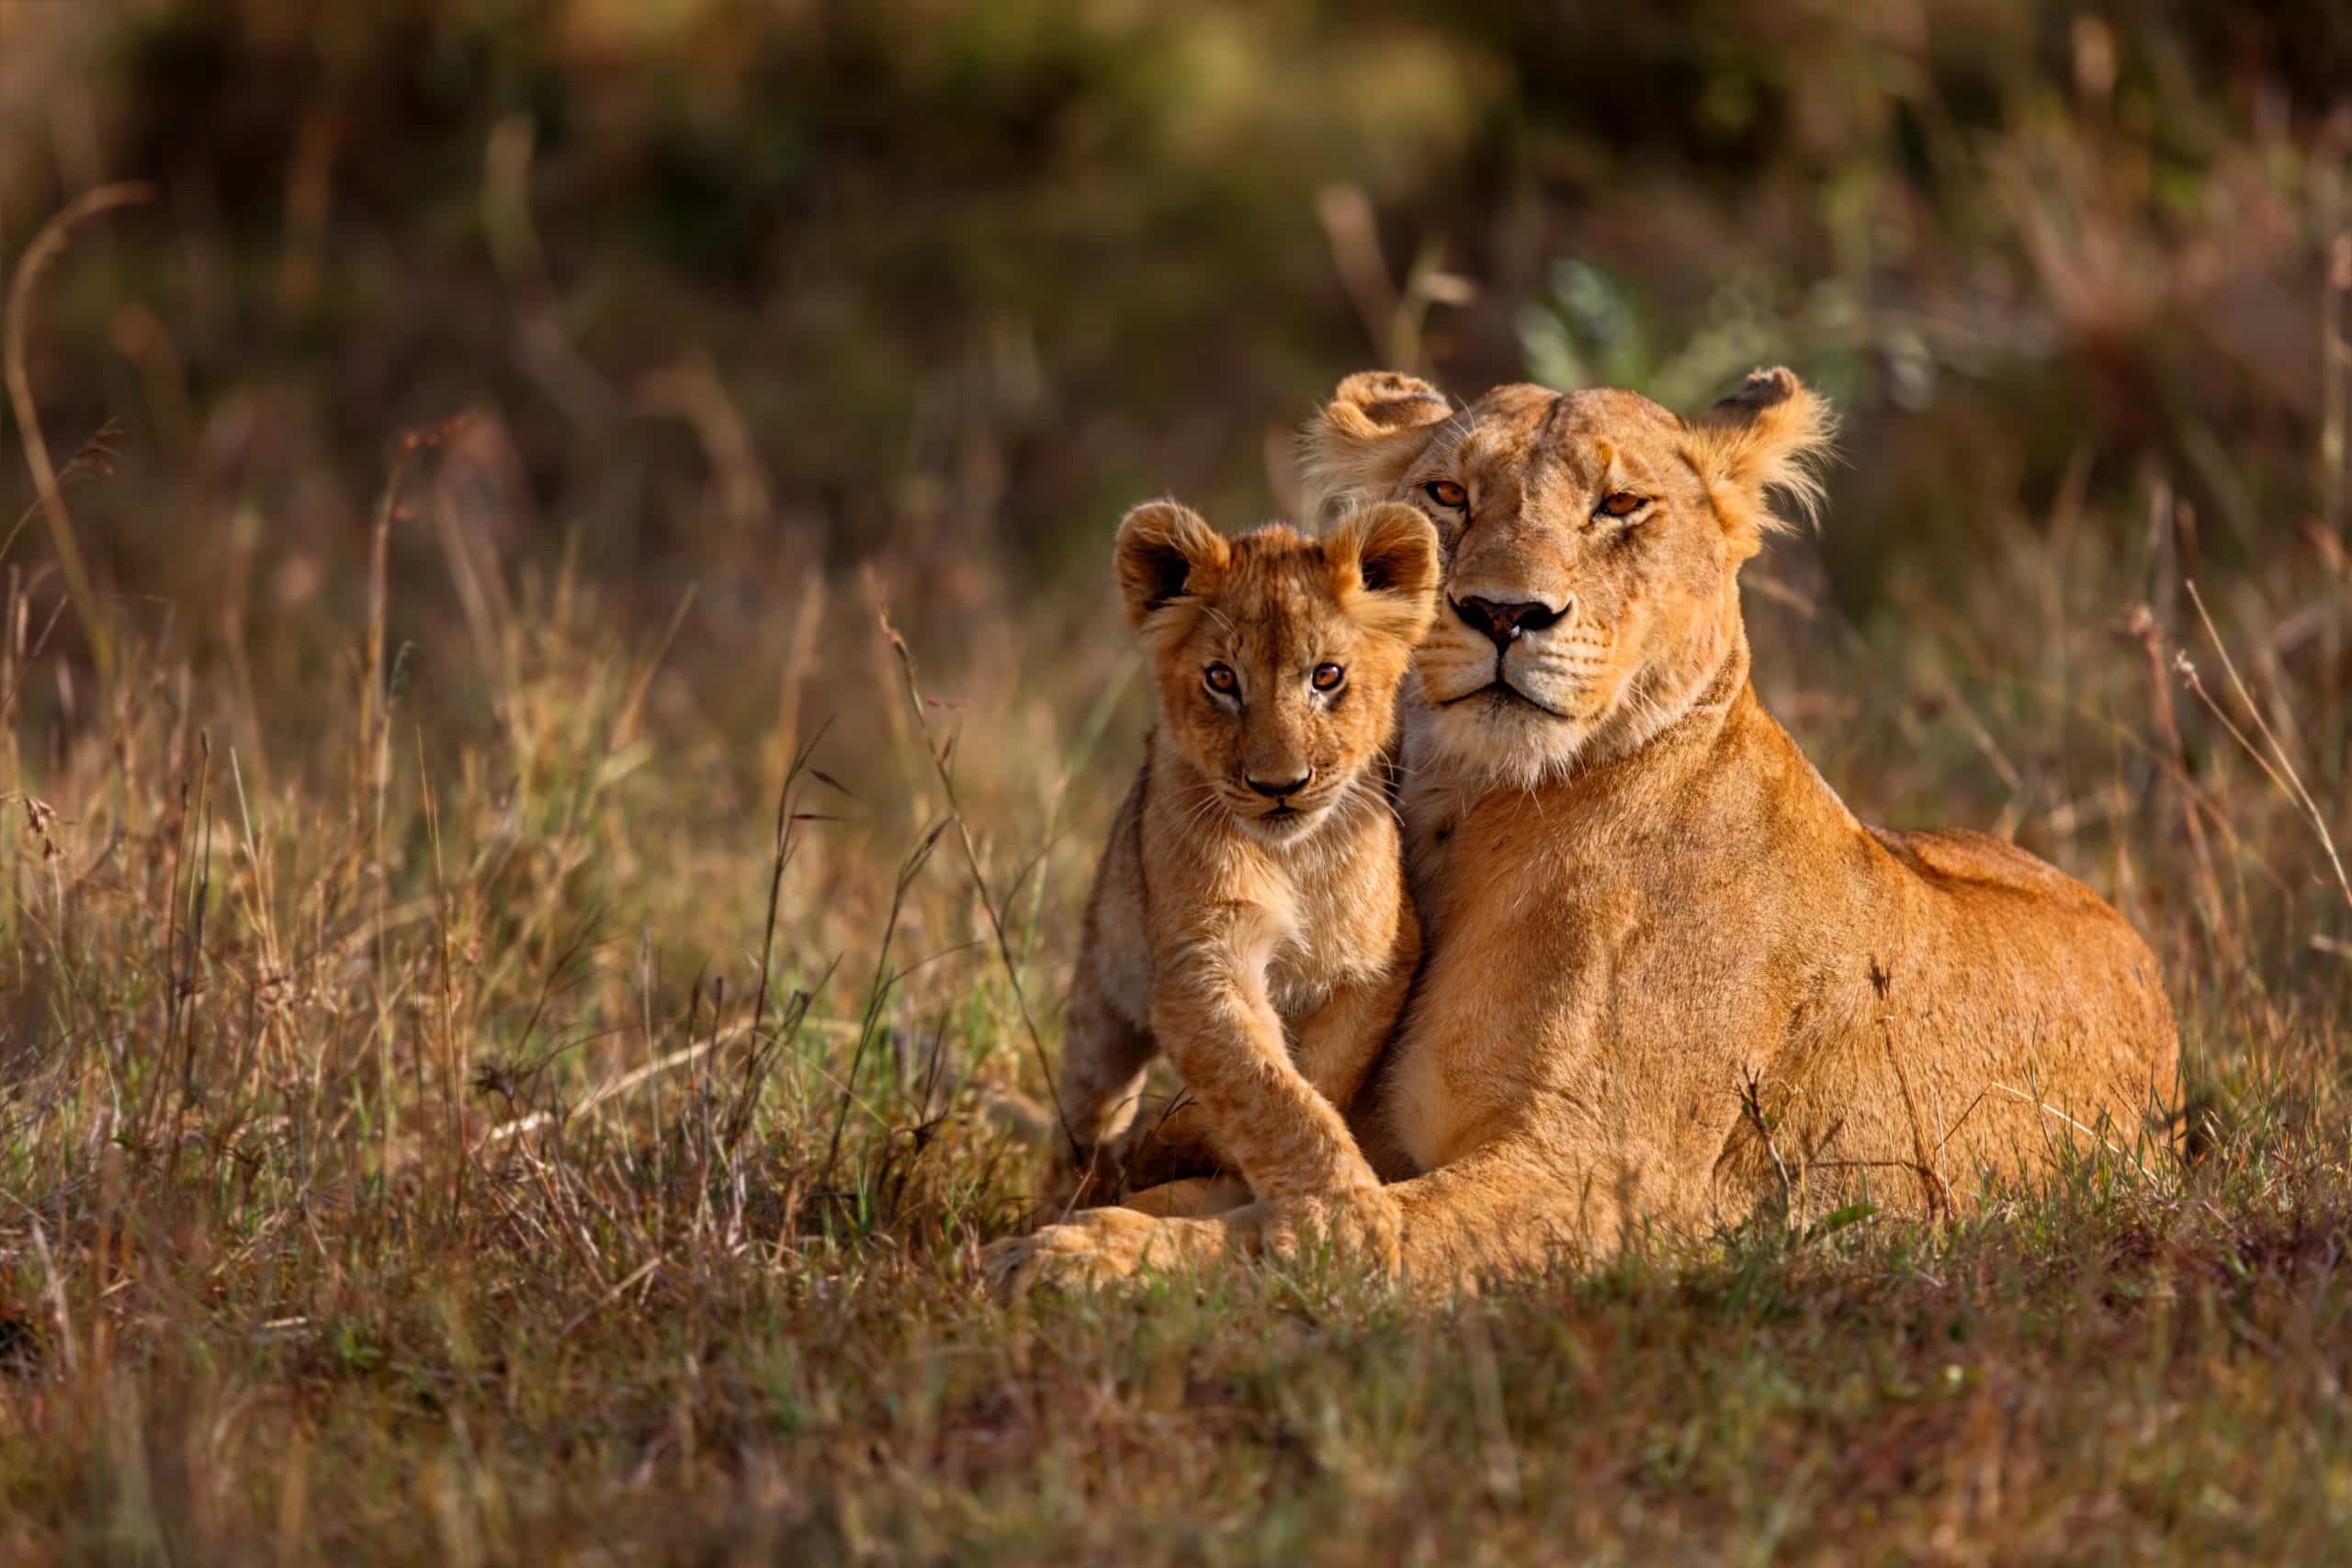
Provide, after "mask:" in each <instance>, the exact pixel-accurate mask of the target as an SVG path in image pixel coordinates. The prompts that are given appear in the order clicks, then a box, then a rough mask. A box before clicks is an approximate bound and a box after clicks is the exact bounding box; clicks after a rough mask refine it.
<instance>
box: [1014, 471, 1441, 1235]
mask: <svg viewBox="0 0 2352 1568" xmlns="http://www.w3.org/2000/svg"><path fill="white" fill-rule="evenodd" d="M1117 560H1118V574H1119V585H1120V588H1121V590H1122V592H1124V593H1125V598H1126V610H1127V618H1128V620H1129V621H1130V622H1131V623H1132V624H1133V625H1134V626H1135V627H1136V632H1137V634H1138V635H1139V637H1141V640H1142V642H1143V645H1144V647H1145V649H1147V650H1148V653H1149V656H1150V659H1151V668H1152V674H1153V677H1154V679H1155V681H1156V682H1157V685H1158V696H1159V704H1158V706H1159V722H1158V724H1157V725H1156V726H1155V727H1154V728H1153V729H1152V731H1151V734H1150V737H1149V738H1148V740H1147V742H1146V747H1145V760H1144V764H1143V767H1142V769H1141V771H1140V772H1138V773H1136V781H1135V784H1134V786H1133V787H1132V788H1130V789H1129V790H1128V792H1127V797H1126V800H1125V804H1124V805H1122V806H1121V807H1120V808H1119V816H1118V820H1117V823H1116V824H1115V825H1114V827H1113V829H1112V830H1111V840H1110V843H1109V844H1108V846H1107V847H1106V848H1105V849H1104V851H1103V860H1102V863H1101V865H1100V866H1099V867H1098V868H1097V870H1096V872H1095V878H1094V891H1093V894H1092V896H1091V897H1090V898H1089V899H1088V901H1087V908H1086V920H1085V927H1084V931H1083V935H1082V938H1081V946H1080V953H1079V960H1078V972H1077V976H1076V980H1075V983H1074V984H1073V986H1072V988H1071V994H1070V1007H1069V1044H1068V1047H1067V1050H1066V1053H1065V1055H1064V1059H1063V1065H1062V1073H1061V1080H1060V1099H1061V1108H1062V1111H1063V1114H1064V1115H1065V1116H1066V1117H1067V1118H1068V1119H1069V1131H1070V1133H1071V1135H1072V1139H1073V1141H1074V1142H1075V1144H1076V1145H1077V1150H1076V1153H1077V1163H1076V1169H1075V1170H1074V1171H1072V1172H1069V1173H1066V1174H1067V1175H1069V1177H1070V1178H1071V1179H1072V1180H1071V1182H1069V1183H1066V1184H1065V1185H1064V1188H1063V1191H1064V1192H1065V1193H1067V1194H1070V1196H1069V1198H1068V1200H1067V1201H1069V1203H1072V1204H1076V1203H1079V1202H1083V1201H1099V1200H1100V1199H1102V1198H1103V1197H1104V1196H1106V1195H1107V1190H1108V1189H1109V1188H1111V1187H1112V1186H1113V1185H1114V1183H1115V1182H1116V1181H1117V1180H1118V1179H1119V1178H1120V1176H1121V1175H1122V1174H1124V1176H1125V1179H1126V1180H1127V1182H1128V1183H1129V1185H1131V1186H1144V1185H1148V1182H1149V1181H1150V1180H1151V1179H1153V1178H1154V1176H1155V1175H1157V1176H1159V1177H1166V1176H1170V1175H1174V1174H1179V1173H1189V1174H1192V1175H1195V1176H1197V1175H1199V1174H1200V1173H1201V1172H1202V1171H1203V1170H1204V1169H1226V1170H1231V1169H1237V1168H1238V1170H1239V1171H1240V1172H1241V1174H1242V1176H1243V1177H1244V1178H1246V1179H1248V1180H1249V1181H1250V1185H1251V1187H1252V1188H1253V1189H1254V1190H1256V1192H1257V1195H1258V1197H1259V1198H1261V1200H1266V1201H1281V1200H1282V1199H1283V1198H1284V1197H1286V1196H1288V1195H1289V1194H1290V1191H1291V1189H1293V1188H1296V1189H1298V1190H1300V1191H1301V1192H1306V1193H1314V1192H1317V1191H1318V1190H1329V1187H1331V1186H1332V1185H1335V1184H1336V1185H1337V1186H1341V1187H1344V1186H1347V1185H1349V1184H1350V1179H1349V1178H1348V1176H1347V1175H1346V1173H1347V1172H1350V1171H1354V1172H1358V1173H1363V1176H1366V1177H1368V1171H1367V1170H1366V1168H1365V1167H1364V1164H1363V1159H1362V1158H1361V1156H1358V1155H1357V1153H1356V1149H1355V1144H1354V1142H1353V1140H1352V1138H1351V1136H1350V1135H1349V1133H1348V1131H1347V1126H1346V1122H1345V1121H1344V1120H1343V1117H1344V1114H1345V1111H1346V1110H1347V1107H1348V1105H1349V1102H1350V1101H1351V1100H1353V1099H1354V1098H1355V1095H1356V1091H1357V1089H1359V1088H1360V1087H1361V1086H1362V1085H1363V1080H1364V1077H1365V1075H1366V1073H1367V1072H1368V1071H1369V1070H1370V1068H1371V1066H1372V1063H1373V1059H1374V1056H1375V1055H1377V1054H1378V1052H1379V1050H1380V1047H1381V1045H1382V1043H1383V1042H1384V1041H1385V1039H1386V1038H1387V1036H1388V1033H1389V1031H1390V1028H1391V1026H1392V1025H1393V1024H1394V1023H1395V1021H1396V1019H1397V1011H1398V1010H1399V1009H1400V1008H1401V1007H1402V1006H1403V1003H1404V999H1405V992H1406V988H1407V987H1408V985H1409V984H1410V982H1411V979H1412V975H1413V968H1414V965H1415V964H1416V963H1417V962H1418V960H1419V954H1420V928H1419V923H1418V922H1417V921H1416V919H1414V915H1413V908H1412V905H1411V903H1410V901H1409V900H1408V897H1407V896H1406V892H1405V883H1404V871H1403V865H1402V860H1401V855H1400V849H1399V842H1398V837H1397V822H1396V818H1395V817H1394V815H1393V814H1392V812H1391V810H1390V808H1389V804H1388V798H1387V793H1386V778H1385V770H1386V764H1385V751H1386V748H1387V745H1388V742H1389V739H1390V738H1391V735H1392V733H1393V732H1394V730H1395V728H1396V716H1397V684H1398V682H1400V681H1401V680H1402V679H1403V678H1404V675H1405V671H1406V670H1407V668H1408V665H1409V663H1410V661H1411V656H1412V651H1413V648H1414V646H1415V645H1416V644H1417V643H1418V642H1419V641H1420V639H1421V637H1422V636H1423V634H1424V633H1425V632H1427V631H1428V629H1429V626H1430V621H1431V619H1432V616H1433V615H1434V612H1435V604H1436V589H1437V580H1438V541H1437V534H1436V530H1435V529H1434V528H1433V527H1432V526H1431V525H1430V522H1429V520H1428V519H1427V518H1425V517H1424V516H1422V514H1421V513H1419V511H1418V510H1416V509H1414V508H1412V507H1408V506H1401V505H1396V504H1384V505H1380V506H1376V507H1374V508H1372V509H1371V510H1369V511H1365V512H1361V513H1357V514H1356V515H1354V516H1352V517H1350V518H1348V519H1346V520H1345V521H1343V522H1342V523H1340V525H1337V526H1336V527H1335V528H1334V529H1333V530H1332V532H1331V533H1330V534H1329V536H1327V537H1324V538H1321V539H1311V538H1307V537H1306V536H1302V535H1300V534H1297V533H1295V532H1294V531H1293V530H1291V529H1290V528H1288V527H1286V526H1283V525H1280V524H1269V525H1265V526H1264V527H1261V528H1259V529H1257V530H1255V531H1254V532H1251V533H1249V534H1245V535H1242V536H1240V537H1238V538H1236V539H1230V540H1228V539H1226V538H1224V537H1223V536H1219V535H1218V534H1217V533H1216V531H1215V530H1213V529H1211V528H1210V527H1209V525H1207V524H1206V523H1204V522H1203V521H1202V520H1201V518H1200V516H1199V514H1197V513H1193V512H1192V511H1189V510H1187V509H1186V508H1184V507H1182V506H1179V505H1176V504H1175V503H1173V502H1148V503H1147V504H1145V505H1142V506H1138V507H1136V509H1135V510H1134V511H1133V512H1130V513H1128V514H1127V516H1126V519H1125V522H1124V523H1123V524H1121V525H1120V528H1119V540H1118V547H1117ZM1161 1050H1165V1051H1166V1052H1167V1053H1168V1055H1169V1056H1170V1059H1171V1060H1172V1061H1173V1062H1174V1064H1175V1066H1176V1067H1177V1069H1178V1071H1179V1072H1180V1073H1182V1076H1183V1079H1184V1083H1185V1087H1186V1088H1187V1089H1188V1090H1189V1091H1190V1094H1191V1099H1190V1100H1189V1101H1188V1102H1187V1103H1185V1104H1184V1105H1182V1107H1181V1108H1180V1109H1178V1110H1177V1111H1174V1112H1173V1113H1171V1114H1170V1115H1168V1116H1166V1117H1159V1116H1152V1117H1146V1118H1143V1119H1142V1121H1141V1122H1137V1118H1136V1107H1137V1103H1138V1097H1139V1095H1140V1094H1141V1091H1142V1089H1143V1082H1144V1072H1145V1068H1146V1067H1147V1066H1148V1064H1149V1062H1150V1061H1151V1058H1152V1057H1153V1056H1154V1055H1157V1054H1158V1053H1159V1051H1161ZM1131 1125H1132V1128H1133V1131H1132V1134H1130V1135H1129V1137H1128V1138H1127V1139H1126V1140H1125V1144H1126V1146H1125V1148H1124V1149H1117V1150H1114V1148H1113V1147H1110V1146H1106V1145H1111V1144H1112V1141H1113V1140H1114V1139H1118V1138H1119V1137H1120V1134H1123V1133H1127V1132H1128V1131H1129V1129H1130V1127H1131ZM1122 1156H1125V1157H1122ZM1123 1168H1124V1169H1123ZM1359 1179H1361V1178H1359ZM1270 1180H1276V1181H1279V1182H1280V1183H1281V1187H1282V1190H1279V1191H1269V1190H1267V1188H1266V1183H1267V1182H1268V1181H1270ZM1318 1184H1321V1186H1320V1187H1319V1188H1318ZM1244 1199H1245V1194H1243V1193H1242V1192H1241V1191H1240V1190H1238V1185H1237V1184H1235V1183H1234V1182H1232V1181H1231V1180H1230V1179H1221V1180H1216V1181H1193V1182H1179V1183H1175V1184H1173V1185H1170V1186H1164V1187H1160V1188H1159V1189H1158V1190H1157V1191H1156V1193H1154V1192H1145V1193H1139V1194H1137V1195H1136V1196H1135V1197H1133V1198H1130V1199H1128V1200H1126V1201H1127V1202H1128V1203H1129V1204H1130V1206H1134V1207H1140V1208H1145V1209H1148V1210H1151V1211H1152V1212H1155V1213H1180V1212H1195V1213H1198V1212H1208V1211H1210V1210H1214V1209H1216V1208H1222V1207H1227V1206H1230V1205H1231V1204H1234V1203H1238V1202H1241V1201H1244Z"/></svg>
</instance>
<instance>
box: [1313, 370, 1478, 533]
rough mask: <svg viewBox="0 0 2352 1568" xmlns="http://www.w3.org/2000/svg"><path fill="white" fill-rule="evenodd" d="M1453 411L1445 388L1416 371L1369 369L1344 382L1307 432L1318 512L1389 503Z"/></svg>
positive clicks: (1314, 502)
mask: <svg viewBox="0 0 2352 1568" xmlns="http://www.w3.org/2000/svg"><path fill="white" fill-rule="evenodd" d="M1451 418H1453V405H1452V404H1451V403H1449V402H1447V401H1446V400H1445V394H1444V393H1442V392H1441V391H1439V390H1438V389H1436V388H1435V387H1432V386H1430V384H1429V383H1428V382H1427V381H1424V380H1421V379H1419V378H1417V377H1412V376H1401V375H1398V374H1397V372H1396V371H1394V370H1364V371H1360V372H1358V373H1357V374H1355V375H1353V376H1351V377H1349V378H1347V379H1346V380H1344V381H1342V382H1340V389H1339V390H1338V391H1336V392H1334V393H1332V394H1331V400H1330V402H1329V404H1328V405H1326V407H1325V408H1324V410H1323V412H1321V413H1318V414H1317V415H1316V416H1315V417H1314V418H1313V419H1311V420H1309V421H1308V422H1307V424H1306V433H1305V434H1304V435H1303V436H1302V437H1301V441H1300V446H1301V457H1302V458H1303V461H1302V463H1301V465H1300V466H1301V468H1302V469H1303V470H1304V472H1305V476H1306V499H1307V502H1308V503H1309V505H1310V506H1311V507H1312V508H1313V509H1314V511H1315V512H1316V513H1321V512H1322V511H1324V509H1326V508H1327V507H1330V506H1333V505H1345V504H1346V503H1348V502H1353V501H1385V500H1386V499H1387V498H1388V495H1389V492H1390V491H1394V490H1395V489H1396V488H1397V481H1398V480H1400V479H1403V478H1404V477H1405V470H1406V469H1408V468H1411V467H1412V466H1413V459H1415V458H1416V457H1419V456H1420V455H1421V451H1422V449H1423V448H1424V447H1426V446H1428V445H1429V444H1430V436H1431V435H1433V434H1436V432H1437V427H1438V426H1439V425H1442V424H1443V423H1445V422H1446V421H1447V420H1449V419H1451Z"/></svg>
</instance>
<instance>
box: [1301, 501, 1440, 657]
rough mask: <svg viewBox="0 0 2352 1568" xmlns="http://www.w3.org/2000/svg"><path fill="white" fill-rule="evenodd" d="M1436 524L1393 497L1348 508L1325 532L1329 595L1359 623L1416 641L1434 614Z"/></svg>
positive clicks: (1433, 617) (1426, 630) (1435, 607)
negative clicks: (1342, 516)
mask: <svg viewBox="0 0 2352 1568" xmlns="http://www.w3.org/2000/svg"><path fill="white" fill-rule="evenodd" d="M1437 550H1438V545H1437V529H1436V528H1435V526H1433V525H1431V524H1430V520H1429V519H1428V518H1426V517H1424V516H1422V515H1421V513H1419V511H1418V510H1416V509H1415V508H1413V507H1410V506H1406V505H1403V504H1402V503H1400V502H1393V501H1385V502H1381V503H1380V504H1379V505H1377V506H1371V507H1366V508H1364V509H1363V510H1362V511H1358V512H1354V513H1350V514H1349V515H1348V516H1346V517H1345V518H1343V519H1341V520H1340V524H1339V525H1338V526H1337V527H1335V528H1333V529H1332V530H1331V532H1330V533H1329V534H1327V535H1325V536H1324V538H1323V557H1324V558H1325V559H1326V560H1328V561H1329V562H1330V563H1331V579H1332V581H1331V591H1332V595H1333V597H1335V598H1337V599H1338V600H1339V602H1340V604H1341V605H1342V606H1343V607H1344V608H1345V609H1346V610H1347V612H1348V614H1350V615H1352V616H1354V617H1355V619H1356V620H1357V622H1358V623H1359V624H1361V625H1363V626H1367V627H1369V628H1370V629H1372V630H1374V631H1378V632H1383V633H1385V634H1386V635H1388V636H1390V637H1396V638H1397V639H1398V640H1400V641H1403V642H1408V643H1414V642H1419V641H1420V640H1421V637H1423V636H1424V635H1425V634H1426V633H1427V632H1428V631H1429V629H1430V621H1432V620H1433V619H1435V618H1436V615H1437V577H1438V564H1437Z"/></svg>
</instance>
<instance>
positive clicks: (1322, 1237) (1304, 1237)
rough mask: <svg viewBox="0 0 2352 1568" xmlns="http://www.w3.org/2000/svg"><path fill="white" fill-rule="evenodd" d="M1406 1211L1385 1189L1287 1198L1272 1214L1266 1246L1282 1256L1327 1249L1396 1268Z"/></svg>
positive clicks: (1362, 1261) (1357, 1261)
mask: <svg viewBox="0 0 2352 1568" xmlns="http://www.w3.org/2000/svg"><path fill="white" fill-rule="evenodd" d="M1403 1233H1404V1222H1403V1216H1402V1215H1401V1214H1400V1213H1398V1210H1397V1202H1396V1200H1395V1199H1393V1198H1392V1197H1390V1196H1389V1195H1388V1193H1387V1192H1386V1191H1385V1190H1383V1189H1380V1188H1377V1187H1374V1188H1368V1189H1365V1190H1361V1191H1355V1192H1344V1193H1338V1194H1335V1195H1332V1196H1329V1197H1317V1198H1308V1199H1302V1200H1299V1201H1295V1202H1291V1203H1287V1204H1284V1205H1283V1208H1282V1209H1281V1211H1280V1212H1279V1213H1275V1214H1272V1215H1270V1216H1269V1217H1268V1220H1267V1223H1266V1227H1265V1247H1266V1250H1267V1251H1268V1252H1270V1253H1272V1254H1274V1255H1275V1256H1277V1257H1280V1258H1300V1257H1306V1256H1312V1255H1314V1254H1316V1253H1318V1252H1321V1251H1324V1250H1326V1249H1328V1250H1329V1251H1330V1252H1332V1253H1334V1254H1336V1255H1337V1256H1338V1257H1340V1258H1343V1259H1345V1260H1347V1261H1349V1262H1351V1263H1354V1264H1356V1265H1357V1266H1359V1267H1361V1266H1363V1265H1365V1264H1370V1265H1372V1266H1374V1267H1375V1268H1377V1269H1380V1270H1381V1271H1382V1272H1384V1273H1392V1274H1393V1273H1395V1272H1396V1271H1397V1267H1398V1263H1399V1259H1400V1257H1401V1250H1402V1247H1401V1238H1402V1236H1403Z"/></svg>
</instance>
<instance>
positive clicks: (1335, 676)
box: [1315, 664, 1348, 692]
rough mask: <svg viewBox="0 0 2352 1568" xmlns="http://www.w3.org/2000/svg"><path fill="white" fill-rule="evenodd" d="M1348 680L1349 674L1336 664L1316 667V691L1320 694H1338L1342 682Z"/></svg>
mask: <svg viewBox="0 0 2352 1568" xmlns="http://www.w3.org/2000/svg"><path fill="white" fill-rule="evenodd" d="M1347 678H1348V672H1347V671H1344V670H1342V669H1340V667H1339V666H1338V665H1336V664H1318V665H1317V666H1316V667H1315V689H1316V690H1317V691H1318V692H1336V691H1338V690H1339V689H1340V682H1342V681H1344V680H1346V679H1347Z"/></svg>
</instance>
